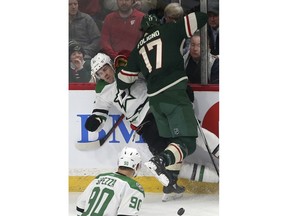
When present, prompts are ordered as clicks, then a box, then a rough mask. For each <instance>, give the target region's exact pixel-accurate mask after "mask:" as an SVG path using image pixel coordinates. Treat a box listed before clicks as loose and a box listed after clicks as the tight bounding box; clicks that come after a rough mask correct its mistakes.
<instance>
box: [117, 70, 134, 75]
mask: <svg viewBox="0 0 288 216" xmlns="http://www.w3.org/2000/svg"><path fill="white" fill-rule="evenodd" d="M120 73H121V74H123V75H125V76H138V73H135V72H130V71H125V70H121V71H120Z"/></svg>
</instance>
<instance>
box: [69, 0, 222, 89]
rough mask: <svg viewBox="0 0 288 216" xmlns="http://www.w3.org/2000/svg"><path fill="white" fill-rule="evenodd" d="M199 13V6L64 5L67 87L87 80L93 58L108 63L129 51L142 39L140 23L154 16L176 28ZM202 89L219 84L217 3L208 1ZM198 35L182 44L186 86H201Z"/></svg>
mask: <svg viewBox="0 0 288 216" xmlns="http://www.w3.org/2000/svg"><path fill="white" fill-rule="evenodd" d="M194 11H200V1H199V0H184V1H183V0H182V1H181V0H174V1H173V0H170V1H168V0H69V83H73V82H78V83H79V82H84V83H85V82H97V81H96V80H93V79H91V65H90V64H91V59H92V58H93V57H94V56H95V55H96V54H97V53H99V52H102V53H105V54H107V55H108V56H110V58H111V59H112V60H114V58H115V57H116V56H117V55H118V53H119V52H120V51H123V50H128V51H131V50H132V49H133V48H134V47H135V45H136V44H137V42H138V40H139V39H140V38H141V36H142V31H141V30H140V28H141V26H140V24H141V20H142V18H143V16H144V15H145V14H155V15H156V16H157V17H158V18H159V19H160V20H161V22H162V23H163V24H164V23H169V22H177V21H178V20H179V19H182V18H183V17H184V16H185V15H186V14H188V13H189V12H194ZM207 14H208V17H209V18H208V25H207V35H208V38H207V40H208V47H207V52H208V60H207V61H208V64H207V65H208V83H210V84H219V0H208V5H207ZM200 51H201V49H200V33H199V32H198V33H195V34H194V35H193V37H192V38H190V39H187V40H186V41H185V42H184V43H183V47H182V50H181V52H182V54H183V58H184V66H185V70H186V74H187V76H188V78H189V82H190V83H201V52H200Z"/></svg>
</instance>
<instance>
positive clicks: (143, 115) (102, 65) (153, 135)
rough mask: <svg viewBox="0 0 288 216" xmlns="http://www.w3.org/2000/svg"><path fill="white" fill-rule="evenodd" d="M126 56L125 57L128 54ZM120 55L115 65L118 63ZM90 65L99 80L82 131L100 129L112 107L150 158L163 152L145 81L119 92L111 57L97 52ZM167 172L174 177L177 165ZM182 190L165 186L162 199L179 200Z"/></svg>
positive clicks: (176, 173)
mask: <svg viewBox="0 0 288 216" xmlns="http://www.w3.org/2000/svg"><path fill="white" fill-rule="evenodd" d="M121 54H123V55H119V56H123V58H124V52H121ZM125 55H128V52H126V54H125ZM119 56H118V58H117V60H118V61H117V63H116V65H119V64H120V63H119V62H120V60H119V59H120V58H119ZM91 62H92V63H91V67H92V71H91V73H92V76H93V77H97V79H98V80H99V81H98V83H97V85H96V102H95V103H94V104H95V106H94V109H93V111H92V115H90V116H89V117H88V119H87V120H86V122H85V128H86V129H87V130H88V131H91V132H94V131H96V130H101V128H103V126H104V125H105V122H106V119H107V117H108V113H109V110H110V108H111V107H112V106H113V107H115V108H116V109H117V110H119V111H120V112H121V113H122V114H124V115H125V117H126V119H127V120H128V121H129V122H130V124H131V128H132V129H133V130H135V132H136V133H137V134H139V135H141V136H142V138H143V140H144V142H146V143H147V145H148V147H149V150H150V151H151V153H152V154H153V155H156V154H158V153H160V152H162V151H163V150H164V149H165V148H166V147H167V145H168V144H169V141H168V140H167V139H166V138H163V137H160V136H159V133H158V129H157V126H156V122H155V118H154V116H153V115H152V113H151V112H150V110H149V109H150V108H149V104H148V97H147V87H146V82H145V80H144V79H138V80H137V81H136V82H135V83H134V84H133V85H132V86H131V88H130V89H129V91H119V90H118V89H117V86H116V81H115V74H114V73H115V70H114V65H113V63H112V60H111V58H110V57H109V56H107V55H106V54H104V53H98V54H97V55H96V56H95V57H94V58H92V60H91ZM123 63H124V64H125V60H122V62H121V64H123ZM95 79H96V78H95ZM169 169H170V171H169V172H171V175H175V178H177V176H178V174H179V170H180V166H179V167H178V166H177V167H175V166H174V167H170V168H169ZM184 191H185V188H184V187H181V186H178V185H177V184H176V183H175V185H174V186H170V187H164V188H163V197H162V200H163V201H168V200H170V199H176V198H180V197H181V196H182V195H183V193H184Z"/></svg>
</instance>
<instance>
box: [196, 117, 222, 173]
mask: <svg viewBox="0 0 288 216" xmlns="http://www.w3.org/2000/svg"><path fill="white" fill-rule="evenodd" d="M194 117H195V120H196V122H197V126H198V129H199V132H200V134H201V136H202V139H203V141H204V143H205V146H206V148H207V151H208V153H209V156H210V159H211V161H212V163H213V166H214V168H215V170H216V173H217V175H218V177H219V170H218V168H217V166H216V164H215V161H214V159H213V156H212V153H211V151H210V148H209V146H208V142H207V139H206V137H205V134H204V132H203V130H202V127H201V125H200V123H199V121H198V119H197V118H196V116H195V115H194Z"/></svg>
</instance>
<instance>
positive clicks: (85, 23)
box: [69, 0, 101, 59]
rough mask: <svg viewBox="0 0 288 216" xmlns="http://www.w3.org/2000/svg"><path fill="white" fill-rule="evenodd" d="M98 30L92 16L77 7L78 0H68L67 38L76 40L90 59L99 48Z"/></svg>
mask: <svg viewBox="0 0 288 216" xmlns="http://www.w3.org/2000/svg"><path fill="white" fill-rule="evenodd" d="M100 35H101V34H100V31H99V28H98V26H97V25H96V23H95V22H94V20H93V19H92V17H91V16H90V15H88V14H86V13H82V12H80V11H79V9H78V0H69V40H74V41H77V42H78V43H79V44H80V45H81V46H82V48H83V49H84V51H85V56H84V58H85V59H91V58H92V57H93V56H94V55H95V54H96V53H97V52H98V51H99V50H100Z"/></svg>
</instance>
